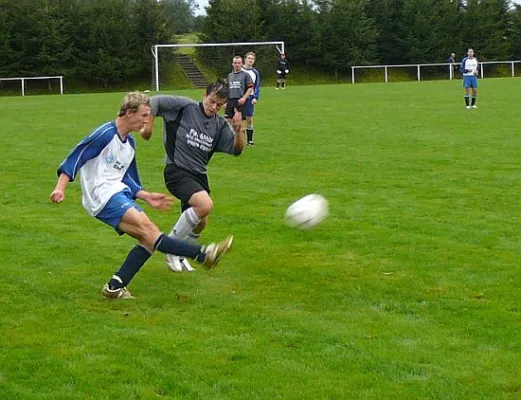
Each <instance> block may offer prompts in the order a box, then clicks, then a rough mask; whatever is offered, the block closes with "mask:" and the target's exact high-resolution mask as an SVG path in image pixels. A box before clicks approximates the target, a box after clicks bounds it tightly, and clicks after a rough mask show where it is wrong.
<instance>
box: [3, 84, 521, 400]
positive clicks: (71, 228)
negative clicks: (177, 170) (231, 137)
mask: <svg viewBox="0 0 521 400" xmlns="http://www.w3.org/2000/svg"><path fill="white" fill-rule="evenodd" d="M520 83H521V81H520V80H519V79H497V80H494V79H490V80H484V81H480V95H479V96H480V97H479V102H478V106H479V109H477V110H471V111H467V110H466V109H465V108H464V107H463V98H462V89H461V87H460V82H447V81H445V82H428V83H418V82H413V83H401V84H400V83H396V84H387V85H386V84H365V85H364V84H360V85H337V86H335V85H329V86H300V87H292V86H290V87H288V89H287V90H286V91H275V90H272V88H264V90H263V94H262V98H261V102H260V103H259V104H258V107H257V116H256V142H257V146H256V147H255V148H247V149H246V151H245V152H244V154H243V155H242V156H241V157H239V158H234V157H229V156H225V155H217V156H215V157H214V159H213V160H212V163H211V165H210V180H211V187H212V189H213V192H212V194H213V197H214V200H215V208H214V210H213V212H212V215H211V218H210V224H209V226H208V228H207V231H206V232H205V235H204V236H203V238H204V242H208V241H212V240H216V239H220V238H222V237H223V236H224V235H226V234H228V233H233V234H234V235H235V236H236V241H235V246H234V249H233V252H231V253H230V254H229V256H227V257H226V258H225V259H223V261H222V263H221V264H220V266H219V268H218V269H217V270H215V271H212V272H205V271H203V270H202V269H200V268H199V269H198V270H197V272H196V273H193V274H179V275H176V274H173V273H171V272H169V271H168V270H167V269H166V268H165V266H164V263H163V258H162V257H161V255H159V254H157V255H155V256H154V257H153V258H152V259H151V260H150V261H149V262H148V263H147V265H146V266H145V267H144V268H143V270H142V271H141V272H140V273H139V274H138V275H137V276H136V278H135V280H134V281H133V282H132V284H131V285H130V289H131V290H132V292H133V293H134V295H135V296H137V297H138V298H137V299H136V300H134V301H127V302H124V301H106V300H104V299H102V297H101V296H100V293H99V291H100V289H101V287H102V285H103V284H104V283H105V282H106V281H107V279H108V278H109V277H110V275H111V274H112V273H113V272H114V271H115V270H116V269H117V268H118V267H119V265H120V263H121V262H122V261H123V259H124V257H125V256H126V253H127V252H128V251H129V250H130V249H131V248H132V246H133V244H134V242H133V240H131V239H130V238H128V237H123V238H118V236H117V235H116V234H115V233H114V232H113V231H112V230H111V229H110V228H109V227H107V226H104V225H103V224H101V223H100V222H98V221H97V220H95V219H93V218H91V217H89V216H87V214H86V213H85V212H84V210H83V209H82V207H81V200H80V188H79V184H75V183H73V184H71V185H70V187H69V190H68V192H67V199H66V201H65V202H64V203H62V204H60V205H59V206H56V205H52V204H50V202H49V200H48V196H49V194H50V192H51V190H52V189H53V187H54V184H55V179H56V176H55V170H56V167H57V165H58V164H59V162H61V160H62V159H63V158H64V157H65V156H66V155H67V153H68V151H69V150H70V149H71V148H72V146H74V145H75V144H76V143H77V142H78V141H79V140H80V139H81V138H82V137H83V136H84V135H86V134H87V132H89V131H90V130H91V129H92V128H94V127H95V126H97V125H98V124H99V123H101V122H103V121H105V120H108V119H111V118H113V117H114V115H115V113H116V111H117V106H118V104H119V101H120V98H121V97H122V94H121V93H116V94H103V95H101V94H97V95H65V96H40V97H25V98H21V97H11V98H0V107H1V108H2V117H3V118H2V121H3V123H2V136H1V139H0V148H1V150H2V168H1V169H0V190H1V193H2V197H1V200H0V202H1V210H2V217H1V221H2V222H1V227H2V228H1V231H2V237H3V240H2V241H1V242H0V255H1V257H2V261H3V262H2V277H1V279H0V306H1V309H2V313H1V318H0V326H1V335H0V398H2V399H53V400H54V399H67V400H68V399H111V400H112V399H237V400H242V399H397V400H398V399H400V400H403V399H411V400H416V399H451V400H452V399H454V400H461V399H487V400H488V399H519V398H520V397H521V383H520V380H519V377H520V376H521V364H520V363H519V360H520V359H521V345H520V343H521V342H520V340H519V332H520V330H521V322H520V321H521V306H520V304H521V289H520V285H519V279H520V278H519V277H520V273H521V270H520V266H519V249H520V215H521V203H520V201H519V199H520V195H521V190H520V185H519V182H520V179H521V173H520V168H519V154H520V153H521V139H520V137H519V126H520V124H521V116H520V114H519V110H518V108H519V107H518V104H517V102H516V100H515V99H516V98H517V95H518V92H519V89H518V87H519V85H520ZM179 94H183V95H189V96H192V97H195V98H197V97H198V96H199V94H200V91H190V92H180V93H179ZM157 124H158V126H157V127H156V136H155V137H154V138H153V139H152V140H151V142H143V141H141V140H138V150H137V151H138V163H139V165H140V169H141V178H142V180H143V182H144V183H145V185H146V187H147V188H148V189H149V190H152V191H164V187H163V182H162V162H163V150H162V145H161V137H160V136H161V135H160V134H159V132H160V130H159V126H160V125H161V122H160V121H159V120H158V122H157ZM313 192H316V193H321V194H323V195H324V196H326V197H327V198H328V199H329V201H330V204H331V215H330V217H329V218H328V219H327V220H326V221H325V222H324V223H323V224H322V225H320V226H319V227H317V228H316V229H315V230H313V231H310V232H301V231H296V230H292V229H290V228H288V227H286V226H284V224H283V220H282V217H283V214H284V211H285V208H286V207H287V206H288V205H289V204H290V203H291V202H292V201H294V200H296V199H297V198H299V197H301V196H303V195H305V194H308V193H313ZM145 209H146V210H147V212H149V214H150V215H151V217H152V218H153V220H155V221H156V222H157V224H158V225H159V226H160V227H161V228H162V229H164V230H168V229H169V228H170V226H171V224H172V223H173V222H174V221H175V220H176V219H177V216H178V209H177V208H176V209H175V210H174V211H172V212H170V213H167V214H162V213H159V212H156V211H155V210H150V209H149V208H147V207H145Z"/></svg>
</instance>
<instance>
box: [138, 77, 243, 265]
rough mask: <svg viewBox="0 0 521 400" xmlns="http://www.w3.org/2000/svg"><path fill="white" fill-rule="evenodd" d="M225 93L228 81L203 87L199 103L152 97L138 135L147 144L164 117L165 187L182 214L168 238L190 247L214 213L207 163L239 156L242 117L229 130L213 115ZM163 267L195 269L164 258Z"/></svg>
mask: <svg viewBox="0 0 521 400" xmlns="http://www.w3.org/2000/svg"><path fill="white" fill-rule="evenodd" d="M244 74H245V73H244ZM229 92H230V88H229V86H228V84H227V82H225V81H224V80H217V82H216V83H214V84H212V85H209V86H208V87H207V88H206V92H205V94H204V97H203V101H202V102H201V103H197V102H195V101H194V100H191V99H188V98H186V97H179V96H152V99H151V105H152V111H151V116H150V118H149V122H148V124H147V125H145V127H144V129H143V130H142V131H141V132H140V133H141V136H142V137H143V138H144V139H145V140H149V139H150V138H151V136H152V129H153V126H154V119H155V118H156V117H162V118H163V143H164V146H165V150H166V166H165V169H164V178H165V185H166V187H167V188H168V190H169V191H170V193H172V194H173V195H174V196H175V197H177V198H178V199H179V200H181V210H182V213H181V216H180V217H179V219H178V220H177V222H176V223H175V224H174V227H173V228H172V231H171V232H170V234H169V236H170V237H173V238H177V239H188V240H190V241H192V242H195V241H196V240H197V239H198V238H199V237H200V235H201V232H202V231H203V229H204V228H205V227H206V224H207V220H208V215H209V214H210V211H211V210H212V208H213V201H212V199H211V197H210V185H209V183H208V176H207V166H208V163H209V162H210V159H211V158H212V155H213V154H214V153H216V152H222V153H228V154H233V155H235V156H238V155H240V154H241V153H242V151H243V149H244V146H245V144H246V142H245V140H244V133H243V132H242V120H241V114H240V113H236V114H235V115H234V116H233V119H232V126H230V125H229V124H228V123H227V122H226V121H225V119H224V118H223V117H222V116H220V115H218V114H217V113H218V112H219V110H220V109H221V108H222V107H223V106H224V105H225V104H226V102H227V100H228V95H229ZM232 127H233V128H232ZM179 255H180V256H183V255H182V254H179ZM166 263H167V266H168V267H169V268H170V269H171V270H172V271H174V272H181V271H183V270H185V271H193V270H194V269H193V268H192V266H191V265H190V263H189V262H188V260H186V259H185V258H184V257H177V256H173V255H169V254H167V256H166Z"/></svg>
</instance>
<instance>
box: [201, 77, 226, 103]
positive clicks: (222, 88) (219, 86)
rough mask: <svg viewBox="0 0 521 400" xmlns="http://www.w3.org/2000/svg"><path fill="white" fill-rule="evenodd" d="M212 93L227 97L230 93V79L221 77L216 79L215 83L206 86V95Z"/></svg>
mask: <svg viewBox="0 0 521 400" xmlns="http://www.w3.org/2000/svg"><path fill="white" fill-rule="evenodd" d="M211 93H215V94H216V95H217V97H219V98H220V99H227V98H228V95H229V94H230V86H229V85H228V81H226V79H223V78H219V79H217V80H216V81H215V83H210V84H209V85H208V86H207V87H206V95H209V94H211Z"/></svg>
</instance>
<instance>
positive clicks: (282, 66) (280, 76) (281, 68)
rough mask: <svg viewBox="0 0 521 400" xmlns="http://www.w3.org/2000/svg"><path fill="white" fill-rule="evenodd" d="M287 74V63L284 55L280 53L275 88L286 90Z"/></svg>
mask: <svg viewBox="0 0 521 400" xmlns="http://www.w3.org/2000/svg"><path fill="white" fill-rule="evenodd" d="M287 74H289V61H288V60H287V59H286V53H280V58H279V60H278V61H277V87H276V89H277V90H278V89H279V87H280V86H282V89H286V75H287Z"/></svg>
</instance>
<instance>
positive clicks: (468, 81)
mask: <svg viewBox="0 0 521 400" xmlns="http://www.w3.org/2000/svg"><path fill="white" fill-rule="evenodd" d="M463 87H464V88H465V89H467V88H473V89H476V88H477V87H478V78H477V77H476V76H464V77H463Z"/></svg>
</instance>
